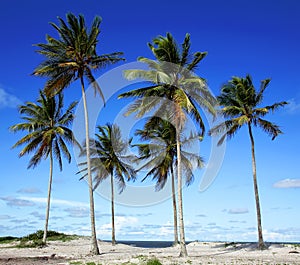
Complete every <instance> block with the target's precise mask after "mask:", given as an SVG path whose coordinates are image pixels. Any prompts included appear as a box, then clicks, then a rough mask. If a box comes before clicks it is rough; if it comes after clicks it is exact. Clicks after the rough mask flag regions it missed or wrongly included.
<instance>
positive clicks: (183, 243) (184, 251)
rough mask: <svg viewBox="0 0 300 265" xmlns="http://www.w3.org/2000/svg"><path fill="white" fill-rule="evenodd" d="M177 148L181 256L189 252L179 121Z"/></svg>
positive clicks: (185, 255)
mask: <svg viewBox="0 0 300 265" xmlns="http://www.w3.org/2000/svg"><path fill="white" fill-rule="evenodd" d="M176 149H177V178H178V213H179V232H180V254H179V256H180V257H187V255H188V254H187V250H186V245H185V235H184V222H183V203H182V176H181V152H180V132H179V125H178V122H177V124H176Z"/></svg>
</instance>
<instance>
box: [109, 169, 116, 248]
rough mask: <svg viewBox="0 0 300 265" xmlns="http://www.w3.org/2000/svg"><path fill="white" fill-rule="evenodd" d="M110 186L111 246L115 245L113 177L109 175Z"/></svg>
mask: <svg viewBox="0 0 300 265" xmlns="http://www.w3.org/2000/svg"><path fill="white" fill-rule="evenodd" d="M110 186H111V244H112V245H113V246H114V245H116V236H115V205H114V197H115V196H114V176H113V174H110Z"/></svg>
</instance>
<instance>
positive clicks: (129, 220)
mask: <svg viewBox="0 0 300 265" xmlns="http://www.w3.org/2000/svg"><path fill="white" fill-rule="evenodd" d="M138 223H139V222H138V218H136V217H132V216H115V230H116V233H117V234H119V235H123V234H124V235H128V234H129V233H132V232H138V231H139V229H138V227H137V224H138ZM111 226H112V225H111V222H109V223H106V224H103V225H101V226H100V227H99V228H98V229H97V231H99V232H98V233H99V235H100V236H101V237H105V236H110V235H111ZM133 228H134V230H133Z"/></svg>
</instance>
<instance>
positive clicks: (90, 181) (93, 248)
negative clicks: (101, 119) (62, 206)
mask: <svg viewBox="0 0 300 265" xmlns="http://www.w3.org/2000/svg"><path fill="white" fill-rule="evenodd" d="M80 81H81V92H82V99H83V107H84V119H85V143H86V160H87V173H88V184H89V197H90V217H91V232H92V235H91V236H92V238H91V251H90V252H91V254H94V255H99V254H100V252H99V248H98V243H97V236H96V223H95V207H94V193H93V179H92V174H91V160H90V137H89V119H88V118H89V116H88V110H87V103H86V95H85V90H84V82H83V78H82V77H81V78H80Z"/></svg>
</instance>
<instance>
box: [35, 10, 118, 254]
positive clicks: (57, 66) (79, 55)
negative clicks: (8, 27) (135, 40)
mask: <svg viewBox="0 0 300 265" xmlns="http://www.w3.org/2000/svg"><path fill="white" fill-rule="evenodd" d="M66 18H67V23H66V22H65V21H64V20H63V19H61V18H58V20H59V22H60V25H59V26H58V25H56V24H54V23H51V25H52V26H53V27H54V29H55V30H56V31H57V32H58V34H59V38H58V39H56V38H53V37H51V36H49V35H47V36H46V40H47V43H46V44H37V46H38V47H39V48H40V50H38V51H37V52H38V53H40V54H42V55H44V56H45V57H46V60H45V61H43V62H42V63H41V64H40V65H39V66H38V67H37V68H36V69H35V71H34V73H33V74H34V75H37V76H43V77H47V78H48V80H47V83H46V86H45V93H46V94H47V95H55V94H56V93H58V92H60V91H62V90H63V89H65V88H66V87H68V86H69V85H70V84H71V83H72V82H74V81H75V80H77V79H79V80H80V84H81V92H82V100H83V106H84V118H85V132H86V159H87V168H88V184H89V199H90V217H91V233H92V238H91V240H92V242H91V243H92V244H91V253H92V254H96V255H97V254H99V248H98V244H97V236H96V227H95V213H94V196H93V187H92V176H91V165H90V159H89V157H90V148H89V118H88V109H87V102H86V94H85V81H84V80H85V79H87V81H88V82H89V83H90V84H91V85H92V86H93V88H94V90H95V93H99V94H100V96H101V98H102V100H103V101H104V95H103V93H102V91H101V88H100V86H99V84H98V83H97V82H96V79H95V77H94V76H93V72H92V71H93V70H97V69H100V68H102V67H105V66H107V65H110V64H114V63H116V62H119V61H120V60H122V59H121V58H120V57H119V56H120V55H122V53H121V52H114V53H111V54H104V55H98V54H97V52H96V46H97V44H98V40H97V38H98V35H99V33H100V29H99V27H100V23H101V18H100V17H98V16H96V17H95V18H94V20H93V23H92V25H91V29H90V30H88V29H87V27H86V25H85V19H84V16H83V15H79V16H78V17H76V16H75V15H74V14H72V13H68V14H67V16H66Z"/></svg>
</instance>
